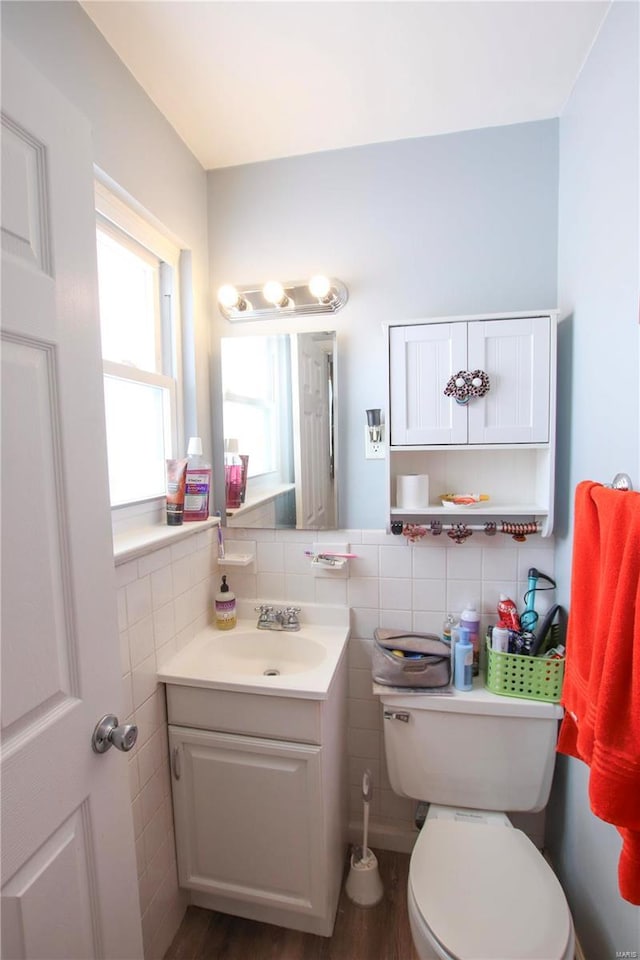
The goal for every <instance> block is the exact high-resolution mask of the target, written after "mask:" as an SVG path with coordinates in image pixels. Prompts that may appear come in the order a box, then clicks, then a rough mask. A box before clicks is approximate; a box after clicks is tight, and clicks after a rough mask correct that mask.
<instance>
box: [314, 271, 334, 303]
mask: <svg viewBox="0 0 640 960" xmlns="http://www.w3.org/2000/svg"><path fill="white" fill-rule="evenodd" d="M309 292H310V294H311V296H312V297H316V299H318V300H326V298H327V297H328V296H329V294H330V292H331V281H330V280H329V278H328V277H324V276H322V274H318V275H317V276H315V277H311V280H309Z"/></svg>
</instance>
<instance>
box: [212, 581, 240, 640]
mask: <svg viewBox="0 0 640 960" xmlns="http://www.w3.org/2000/svg"><path fill="white" fill-rule="evenodd" d="M235 625H236V595H235V593H232V592H231V590H230V589H229V584H228V583H227V578H226V576H224V577H223V578H222V583H221V584H220V590H219V592H218V593H217V594H216V627H217V628H218V630H233V628H234V627H235Z"/></svg>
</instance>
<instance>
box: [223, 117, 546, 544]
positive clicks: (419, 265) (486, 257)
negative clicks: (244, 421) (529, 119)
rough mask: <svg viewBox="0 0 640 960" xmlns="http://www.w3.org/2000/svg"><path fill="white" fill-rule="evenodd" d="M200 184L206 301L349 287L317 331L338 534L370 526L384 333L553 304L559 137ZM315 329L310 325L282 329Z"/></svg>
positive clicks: (539, 127)
mask: <svg viewBox="0 0 640 960" xmlns="http://www.w3.org/2000/svg"><path fill="white" fill-rule="evenodd" d="M208 176H209V229H210V233H209V250H210V257H211V277H212V289H213V290H215V289H216V288H217V286H219V285H220V284H221V283H223V282H230V283H243V282H246V283H248V282H264V281H265V280H267V279H270V278H271V277H272V276H273V277H276V278H281V279H283V280H295V279H304V278H305V277H307V276H310V275H311V274H313V273H316V272H321V273H327V274H329V275H332V276H336V277H339V278H340V279H342V280H343V281H344V282H345V283H346V284H347V286H348V287H349V290H350V300H349V303H348V304H347V306H346V307H345V308H344V309H343V310H342V312H341V313H339V314H337V315H336V317H335V318H331V319H330V321H329V325H330V326H332V327H333V326H335V328H336V329H337V330H338V355H339V378H340V379H339V403H340V418H339V431H340V433H339V444H340V447H339V449H340V454H341V462H340V466H339V474H340V488H339V500H340V507H341V513H340V526H342V527H353V528H368V527H371V528H380V527H383V526H384V525H385V523H386V522H387V519H388V518H387V517H385V500H386V497H385V483H386V465H385V463H384V461H367V460H365V459H364V440H363V430H364V423H365V414H364V411H365V409H366V408H367V407H384V405H385V402H384V396H385V382H386V375H387V373H386V366H387V360H386V355H385V336H384V329H383V324H384V323H388V322H389V321H398V320H404V319H411V318H416V317H427V316H442V315H456V314H469V313H489V312H492V311H499V312H507V311H509V310H530V309H542V308H549V307H554V306H555V305H556V262H557V248H556V240H557V215H558V209H557V184H558V123H557V121H555V120H549V121H542V122H536V123H528V124H517V125H513V126H507V127H495V128H491V129H484V130H473V131H469V132H464V133H456V134H448V135H445V136H438V137H426V138H421V139H415V140H403V141H398V142H394V143H384V144H375V145H373V146H366V147H358V148H353V149H347V150H340V151H332V152H329V153H321V154H315V155H309V156H303V157H295V158H291V159H285V160H275V161H270V162H266V163H257V164H250V165H247V166H243V167H234V168H228V169H223V170H218V171H213V172H211V173H209V175H208ZM214 322H215V321H214ZM314 326H315V328H316V329H317V328H318V318H315V319H314V318H311V319H310V320H306V321H296V329H307V330H311V329H314ZM271 329H275V326H274V325H273V324H268V323H265V322H264V321H263V322H262V323H259V324H256V323H253V324H245V325H243V329H242V330H240V331H239V330H238V328H237V327H235V328H233V327H232V326H231V325H230V324H228V323H226V322H225V321H223V320H221V319H220V318H218V320H217V324H216V327H215V335H216V336H218V335H219V336H229V335H233V334H234V333H238V332H240V333H249V332H251V333H262V332H267V331H268V330H271ZM278 329H287V328H286V327H283V326H282V325H280V326H279V327H278ZM289 329H291V328H289ZM214 407H215V401H214Z"/></svg>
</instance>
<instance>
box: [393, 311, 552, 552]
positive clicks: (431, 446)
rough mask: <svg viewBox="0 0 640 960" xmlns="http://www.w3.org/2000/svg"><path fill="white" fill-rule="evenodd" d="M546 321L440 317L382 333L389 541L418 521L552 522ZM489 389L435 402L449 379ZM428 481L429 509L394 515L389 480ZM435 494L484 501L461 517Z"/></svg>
mask: <svg viewBox="0 0 640 960" xmlns="http://www.w3.org/2000/svg"><path fill="white" fill-rule="evenodd" d="M556 324H557V317H556V314H555V312H551V311H541V312H536V313H527V314H516V315H508V316H507V315H500V316H477V317H459V318H457V317H456V318H444V319H436V320H425V321H416V322H414V323H411V324H402V325H398V326H390V327H389V421H390V449H389V508H390V520H391V523H392V524H394V523H395V528H394V527H393V526H392V529H394V532H398V525H399V524H400V525H401V524H402V522H420V521H424V520H426V518H429V517H431V518H433V519H438V520H440V521H445V522H446V521H450V522H469V520H470V518H471V517H473V518H474V521H479V520H480V519H481V518H486V519H488V520H489V521H490V522H495V521H496V520H497V519H498V518H500V519H503V520H505V521H513V522H518V521H520V522H529V523H531V522H534V521H536V522H538V523H539V525H540V530H541V532H542V533H543V535H549V534H550V533H551V529H552V522H553V486H554V484H553V471H554V451H555V392H556V378H555V363H556ZM475 370H481V371H484V372H485V373H486V374H487V376H488V378H489V390H488V392H487V393H486V394H485V395H484V396H482V397H473V398H471V399H470V400H469V402H468V403H466V404H460V403H458V402H456V400H455V399H454V398H453V397H451V396H446V395H445V393H444V390H445V387H446V386H447V383H448V381H449V379H450V377H452V376H453V375H455V374H456V373H457V372H458V371H475ZM403 474H427V475H428V476H429V488H430V498H429V503H428V504H424V505H423V506H422V507H412V508H411V509H410V510H407V509H406V508H404V507H403V506H402V505H401V504H399V503H398V502H397V497H396V484H397V481H396V478H397V477H398V476H400V475H403ZM443 493H486V494H487V495H488V496H489V500H487V501H486V502H485V503H483V504H480V505H477V506H474V507H472V508H469V509H464V508H457V507H452V506H444V505H443V504H442V502H441V494H443Z"/></svg>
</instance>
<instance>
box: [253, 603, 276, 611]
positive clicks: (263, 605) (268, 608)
mask: <svg viewBox="0 0 640 960" xmlns="http://www.w3.org/2000/svg"><path fill="white" fill-rule="evenodd" d="M253 609H254V610H255V611H256V613H270V612H271V611H272V610H273V607H272V606H271V605H270V604H268V603H261V604H260V606H259V607H254V608H253Z"/></svg>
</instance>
